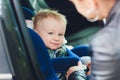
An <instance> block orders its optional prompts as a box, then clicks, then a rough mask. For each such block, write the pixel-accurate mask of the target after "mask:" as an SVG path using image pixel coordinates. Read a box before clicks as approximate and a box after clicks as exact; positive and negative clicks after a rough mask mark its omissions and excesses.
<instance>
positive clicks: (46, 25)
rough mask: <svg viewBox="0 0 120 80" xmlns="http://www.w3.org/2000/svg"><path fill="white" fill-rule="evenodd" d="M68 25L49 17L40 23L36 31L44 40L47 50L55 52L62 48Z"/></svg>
mask: <svg viewBox="0 0 120 80" xmlns="http://www.w3.org/2000/svg"><path fill="white" fill-rule="evenodd" d="M65 30H66V25H65V24H64V23H63V22H61V21H58V20H56V19H54V18H51V17H48V18H46V19H43V20H42V21H40V24H39V25H38V27H37V29H36V31H37V32H38V34H39V35H40V36H41V38H42V39H43V41H44V43H45V45H46V47H47V48H49V49H52V50H55V49H57V48H59V47H61V46H62V44H63V39H64V35H65Z"/></svg>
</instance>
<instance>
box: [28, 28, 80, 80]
mask: <svg viewBox="0 0 120 80" xmlns="http://www.w3.org/2000/svg"><path fill="white" fill-rule="evenodd" d="M28 31H29V33H30V37H31V39H32V42H33V46H34V48H35V52H36V56H37V60H38V63H39V66H40V69H41V71H42V73H43V76H44V78H45V80H58V78H57V76H56V74H55V73H56V72H63V71H66V70H67V69H69V67H71V66H75V65H77V62H78V61H79V60H80V58H79V57H78V56H77V55H75V54H74V53H73V52H71V51H70V50H69V49H67V52H68V53H69V56H68V57H61V58H60V57H59V58H54V59H51V58H50V56H49V53H48V51H47V48H46V47H45V45H44V42H43V40H42V39H41V37H40V36H39V35H38V34H37V33H36V32H35V31H33V30H32V29H30V28H28Z"/></svg>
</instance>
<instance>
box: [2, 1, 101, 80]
mask: <svg viewBox="0 0 120 80" xmlns="http://www.w3.org/2000/svg"><path fill="white" fill-rule="evenodd" d="M0 4H1V5H0V7H1V8H0V11H1V12H0V51H1V52H0V67H1V68H0V76H2V77H0V80H58V78H57V76H56V74H55V73H56V72H64V71H66V70H67V69H68V68H69V67H70V66H74V65H76V64H77V62H78V61H79V60H80V57H81V56H86V55H88V52H89V46H88V44H89V41H90V39H91V37H92V36H93V35H94V34H95V33H96V32H97V31H98V30H99V29H101V28H102V25H103V22H102V21H97V22H94V23H91V22H88V21H87V20H86V19H85V18H84V17H83V16H82V15H80V14H78V13H77V11H76V9H75V7H74V6H73V4H72V3H71V2H69V0H0ZM45 8H47V9H48V8H51V9H57V10H59V12H60V13H62V14H64V15H65V16H66V17H67V20H68V24H67V31H66V34H65V37H66V40H67V44H66V45H70V46H73V49H71V50H70V49H67V50H68V52H69V57H64V58H55V59H50V57H49V55H48V51H47V49H46V47H45V45H44V43H43V41H42V39H41V38H40V36H38V34H37V33H36V32H35V31H34V30H33V29H31V28H29V27H30V26H32V23H31V24H30V25H29V26H28V23H27V22H26V20H30V21H32V17H33V16H34V15H35V14H36V13H37V12H38V11H39V10H40V9H45ZM78 44H79V45H78ZM74 53H75V54H74ZM79 53H81V54H79ZM68 63H69V64H68ZM4 76H5V77H4Z"/></svg>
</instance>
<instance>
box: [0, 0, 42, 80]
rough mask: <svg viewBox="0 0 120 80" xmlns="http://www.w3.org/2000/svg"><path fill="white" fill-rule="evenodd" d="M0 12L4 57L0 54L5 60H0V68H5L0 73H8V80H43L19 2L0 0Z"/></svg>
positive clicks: (1, 48) (1, 43)
mask: <svg viewBox="0 0 120 80" xmlns="http://www.w3.org/2000/svg"><path fill="white" fill-rule="evenodd" d="M0 11H1V12H0V33H1V34H0V51H1V52H2V53H3V54H4V55H3V54H1V52H0V54H1V55H3V56H4V59H5V60H4V59H2V58H1V59H2V61H4V62H5V63H4V64H3V65H0V66H6V68H5V67H3V68H1V69H0V73H10V75H12V79H10V80H38V79H39V80H43V78H42V76H41V73H40V72H39V71H40V70H38V65H37V64H36V63H37V62H36V59H35V58H36V57H35V55H34V49H33V47H32V43H31V40H30V37H29V34H28V32H27V28H26V25H25V20H24V17H23V15H22V10H21V7H20V2H19V0H0ZM1 59H0V60H1ZM5 69H6V70H5ZM3 70H4V71H3ZM7 80H8V79H7Z"/></svg>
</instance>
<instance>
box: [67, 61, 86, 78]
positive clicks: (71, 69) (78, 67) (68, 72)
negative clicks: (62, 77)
mask: <svg viewBox="0 0 120 80" xmlns="http://www.w3.org/2000/svg"><path fill="white" fill-rule="evenodd" d="M83 69H84V67H83V65H82V62H81V61H78V65H76V66H72V67H70V68H69V69H68V71H67V73H66V79H68V77H69V76H70V74H71V73H72V72H74V71H78V70H83Z"/></svg>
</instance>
